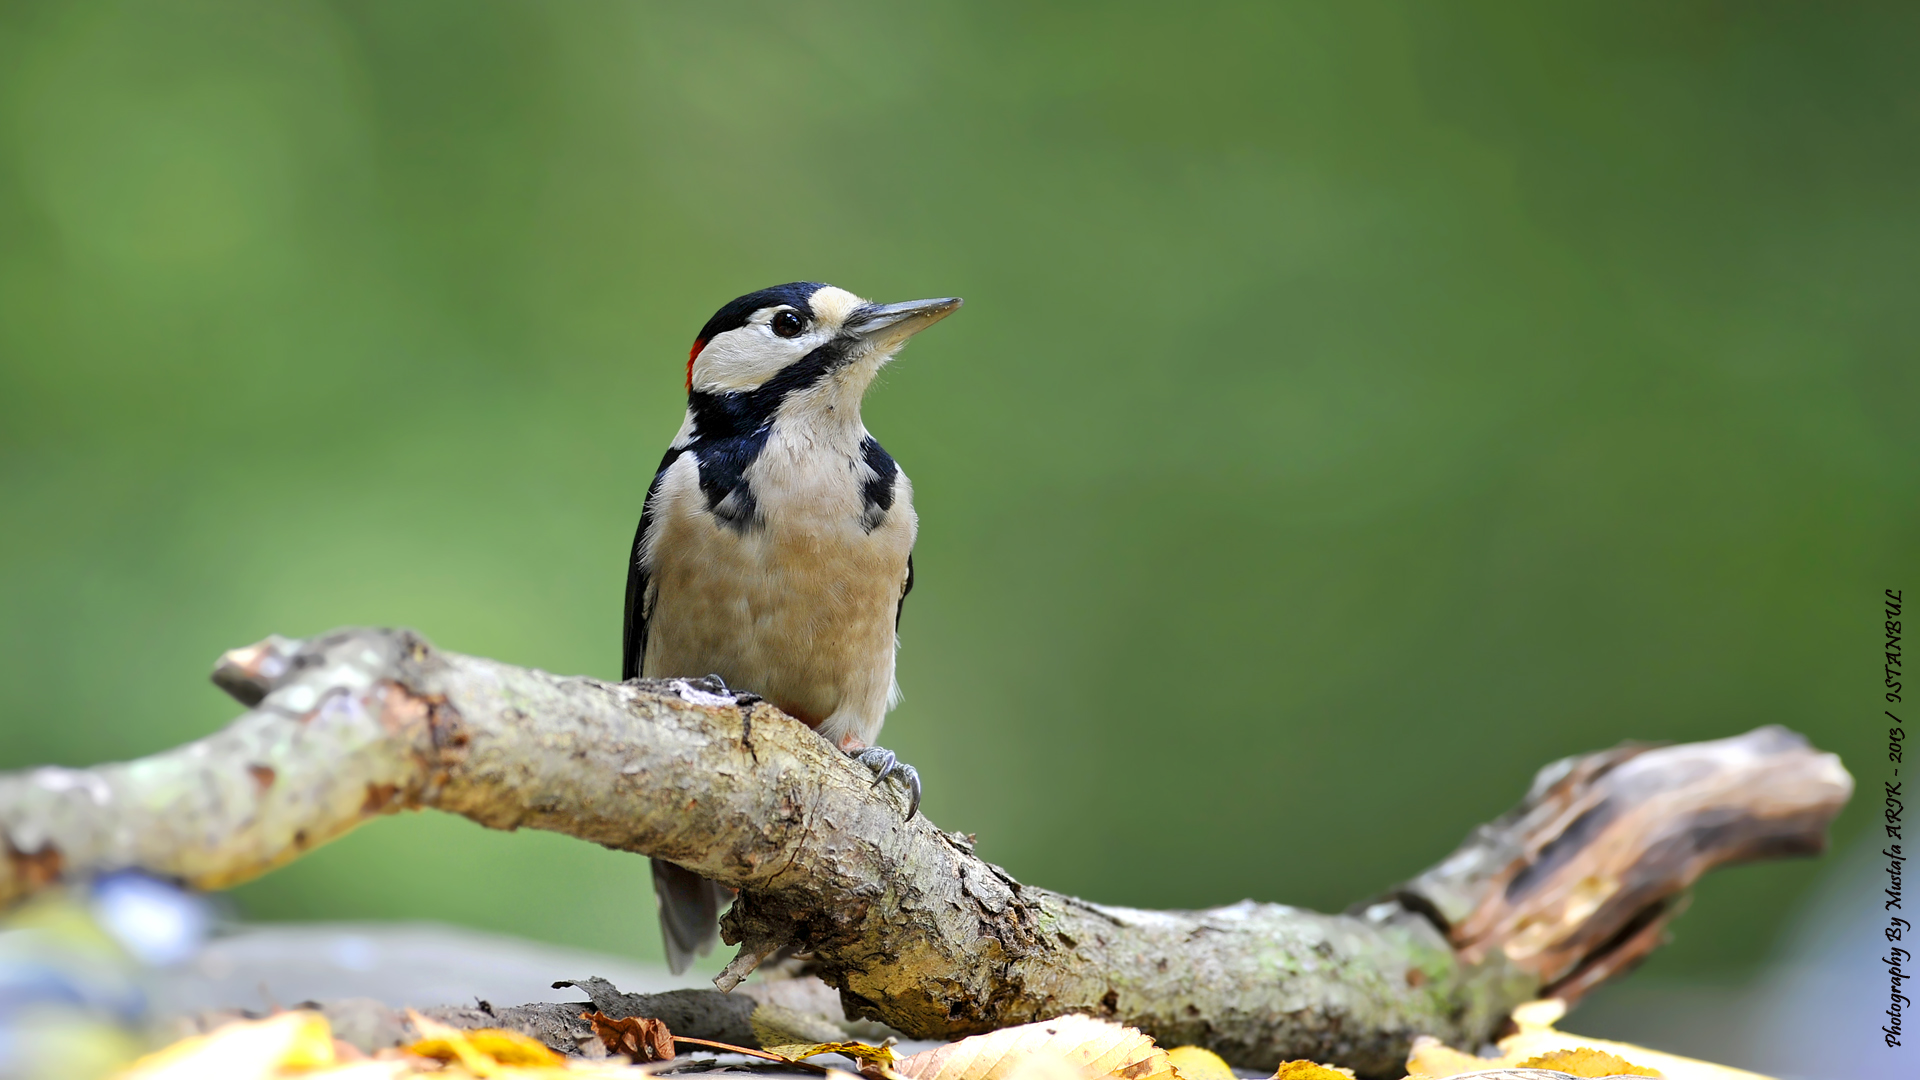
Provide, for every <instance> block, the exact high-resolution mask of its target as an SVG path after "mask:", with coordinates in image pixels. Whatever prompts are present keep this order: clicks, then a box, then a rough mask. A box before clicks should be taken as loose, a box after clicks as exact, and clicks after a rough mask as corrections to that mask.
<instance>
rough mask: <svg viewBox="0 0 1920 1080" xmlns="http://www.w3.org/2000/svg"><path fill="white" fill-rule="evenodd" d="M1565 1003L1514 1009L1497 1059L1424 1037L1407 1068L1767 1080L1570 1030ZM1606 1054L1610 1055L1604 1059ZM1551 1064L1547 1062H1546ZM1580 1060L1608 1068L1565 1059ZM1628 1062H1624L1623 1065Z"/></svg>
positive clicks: (1420, 1072) (1419, 1072) (1424, 1073)
mask: <svg viewBox="0 0 1920 1080" xmlns="http://www.w3.org/2000/svg"><path fill="white" fill-rule="evenodd" d="M1566 1011H1567V1006H1566V1003H1565V1002H1563V1001H1558V1000H1554V999H1548V1000H1545V1001H1529V1002H1527V1003H1526V1004H1525V1005H1521V1006H1520V1007H1518V1008H1516V1009H1514V1010H1513V1022H1514V1026H1515V1027H1517V1028H1519V1030H1518V1031H1517V1032H1515V1033H1514V1034H1512V1035H1509V1036H1507V1037H1506V1038H1504V1039H1501V1040H1500V1056H1499V1057H1498V1058H1494V1059H1491V1060H1489V1059H1485V1058H1477V1057H1474V1056H1473V1055H1471V1054H1462V1053H1459V1052H1458V1051H1451V1050H1446V1049H1445V1048H1444V1047H1439V1046H1438V1045H1437V1043H1434V1042H1433V1040H1428V1039H1421V1040H1418V1041H1416V1042H1415V1043H1414V1048H1413V1053H1412V1054H1411V1055H1409V1057H1408V1058H1407V1071H1408V1072H1409V1073H1411V1074H1412V1075H1413V1076H1415V1077H1422V1078H1425V1077H1446V1076H1461V1075H1465V1074H1468V1073H1474V1072H1480V1071H1484V1070H1491V1069H1516V1068H1521V1067H1527V1068H1549V1069H1556V1070H1559V1071H1561V1072H1565V1073H1568V1074H1570V1075H1573V1076H1581V1075H1586V1076H1609V1075H1626V1076H1659V1077H1664V1078H1665V1080H1767V1078H1766V1077H1764V1076H1761V1075H1760V1074H1759V1073H1751V1072H1747V1071H1745V1070H1744V1069H1735V1068H1730V1067H1728V1066H1725V1065H1714V1064H1710V1063H1708V1062H1705V1061H1696V1060H1694V1059H1693V1058H1684V1057H1681V1056H1680V1055H1678V1054H1663V1053H1661V1052H1660V1051H1658V1050H1649V1049H1647V1048H1646V1047H1644V1046H1634V1045H1632V1044H1630V1043H1617V1042H1609V1041H1607V1040H1605V1039H1591V1038H1588V1037H1586V1036H1584V1035H1570V1034H1568V1033H1566V1032H1564V1031H1558V1030H1555V1028H1554V1026H1553V1025H1554V1024H1555V1023H1557V1022H1559V1020H1560V1018H1561V1017H1562V1016H1564V1015H1566ZM1566 1051H1579V1052H1582V1053H1581V1055H1580V1056H1579V1057H1577V1058H1576V1057H1574V1056H1568V1057H1565V1058H1552V1057H1551V1055H1554V1054H1555V1053H1558V1052H1566ZM1603 1058H1611V1059H1612V1060H1611V1061H1610V1062H1603V1061H1602V1059H1603ZM1550 1060H1551V1061H1552V1062H1554V1063H1552V1064H1546V1062H1548V1061H1550ZM1576 1060H1585V1061H1592V1062H1595V1063H1596V1064H1594V1065H1592V1066H1591V1067H1594V1068H1600V1067H1602V1066H1603V1065H1604V1066H1605V1068H1606V1069H1607V1070H1608V1071H1602V1072H1598V1073H1595V1072H1587V1073H1584V1074H1583V1073H1580V1072H1576V1071H1575V1070H1574V1069H1572V1068H1569V1067H1568V1064H1567V1063H1570V1062H1574V1061H1576ZM1623 1066H1624V1067H1623Z"/></svg>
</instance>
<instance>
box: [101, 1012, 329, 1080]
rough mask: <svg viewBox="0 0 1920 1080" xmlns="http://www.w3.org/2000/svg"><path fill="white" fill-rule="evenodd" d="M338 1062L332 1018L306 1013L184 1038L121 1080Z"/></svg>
mask: <svg viewBox="0 0 1920 1080" xmlns="http://www.w3.org/2000/svg"><path fill="white" fill-rule="evenodd" d="M333 1063H334V1056H333V1029H332V1028H331V1027H329V1026H328V1025H327V1018H326V1017H324V1016H321V1015H320V1014H319V1013H317V1012H308V1011H305V1010H300V1011H295V1012H284V1013H281V1014H279V1015H278V1016H273V1017H269V1018H268V1019H265V1020H251V1021H241V1022H239V1023H233V1024H228V1025H226V1026H224V1027H221V1028H219V1029H217V1030H214V1031H210V1032H208V1033H207V1034H205V1035H195V1036H192V1037H190V1038H186V1039H182V1040H180V1041H179V1042H177V1043H174V1044H173V1045H172V1046H168V1047H164V1048H162V1049H160V1050H156V1051H154V1052H153V1053H151V1054H148V1055H147V1056H145V1057H143V1058H141V1059H139V1060H138V1061H135V1062H134V1063H133V1064H132V1065H130V1066H128V1067H127V1069H126V1070H125V1071H124V1072H121V1073H119V1074H118V1075H117V1077H116V1080H205V1078H207V1077H222V1078H226V1077H232V1078H235V1080H239V1078H246V1080H252V1078H253V1077H270V1076H276V1075H278V1074H279V1073H280V1072H281V1071H283V1070H288V1071H291V1070H307V1069H318V1068H325V1067H326V1066H329V1065H332V1064H333Z"/></svg>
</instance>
